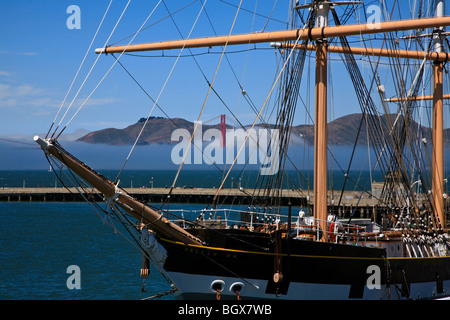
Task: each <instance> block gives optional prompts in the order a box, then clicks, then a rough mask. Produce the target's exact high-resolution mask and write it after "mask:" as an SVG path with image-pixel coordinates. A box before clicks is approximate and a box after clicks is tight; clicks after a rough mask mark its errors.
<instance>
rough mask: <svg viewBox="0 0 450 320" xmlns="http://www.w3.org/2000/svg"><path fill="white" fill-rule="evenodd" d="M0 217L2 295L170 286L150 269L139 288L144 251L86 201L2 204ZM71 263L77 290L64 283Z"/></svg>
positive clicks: (60, 295)
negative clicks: (77, 271) (77, 279)
mask: <svg viewBox="0 0 450 320" xmlns="http://www.w3.org/2000/svg"><path fill="white" fill-rule="evenodd" d="M0 220H1V224H0V225H1V228H0V229H1V232H0V247H1V250H0V299H2V300H8V299H14V300H16V299H27V300H30V299H31V300H35V299H36V300H47V299H57V300H73V299H100V300H103V299H108V300H110V299H122V300H123V299H125V300H127V299H133V300H136V299H144V298H147V297H149V296H153V295H154V294H157V293H161V292H164V291H167V290H170V286H169V285H168V283H167V281H166V280H165V279H164V278H163V277H162V276H161V275H160V274H159V273H158V272H157V271H156V270H155V269H152V270H151V274H150V276H149V278H147V279H146V289H147V292H142V291H141V288H142V279H141V278H140V275H139V272H140V268H141V254H140V253H139V252H138V250H137V249H136V248H135V247H134V246H133V245H132V244H130V243H129V242H128V241H127V240H126V239H124V237H123V236H121V235H119V234H115V233H114V230H113V229H112V228H111V227H110V226H107V225H105V224H103V222H102V221H101V219H100V218H99V217H98V216H97V214H96V213H95V212H94V211H93V210H92V209H91V207H90V206H89V205H88V204H86V203H0ZM71 265H77V266H78V267H79V268H80V271H81V277H80V280H81V282H80V283H81V289H79V290H78V289H72V290H70V289H68V287H67V285H66V282H67V279H68V278H69V277H70V276H71V275H72V272H70V273H67V268H68V267H69V266H71ZM162 299H173V296H166V297H163V298H162Z"/></svg>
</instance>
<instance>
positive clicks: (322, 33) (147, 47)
mask: <svg viewBox="0 0 450 320" xmlns="http://www.w3.org/2000/svg"><path fill="white" fill-rule="evenodd" d="M448 25H450V17H441V18H427V19H409V20H398V21H387V22H380V23H379V24H378V25H377V27H374V26H372V25H371V24H354V25H340V26H327V27H322V28H312V29H311V30H301V29H294V30H284V31H271V32H260V33H245V34H238V35H230V36H218V37H206V38H196V39H187V40H183V39H181V40H173V41H162V42H150V43H142V44H134V45H129V46H113V47H106V48H98V49H96V50H95V52H96V53H98V54H101V53H121V52H136V51H153V50H170V49H181V48H200V47H214V46H223V45H225V44H227V45H238V44H249V43H263V42H274V41H295V40H297V39H299V40H307V39H311V40H316V39H323V38H330V37H338V36H350V35H359V34H361V35H362V34H373V33H383V32H391V31H401V30H411V29H426V28H433V27H436V26H448Z"/></svg>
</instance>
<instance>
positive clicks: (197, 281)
mask: <svg viewBox="0 0 450 320" xmlns="http://www.w3.org/2000/svg"><path fill="white" fill-rule="evenodd" d="M168 274H169V276H170V278H171V279H172V281H173V282H174V283H175V284H176V286H177V287H178V289H179V294H178V298H180V299H205V300H207V299H210V300H211V299H212V300H215V299H216V294H217V292H216V290H215V289H214V288H213V285H214V284H215V283H216V284H218V285H222V290H221V293H220V298H221V299H222V300H226V299H231V300H236V299H237V295H236V293H235V292H234V290H233V289H232V288H233V287H234V286H238V287H239V288H240V290H239V294H240V297H241V298H242V299H248V300H252V299H271V300H273V299H275V300H348V299H349V293H350V285H335V284H316V283H298V282H291V283H290V284H289V290H288V292H287V294H286V295H276V294H268V293H265V290H266V287H267V284H268V281H267V280H260V279H241V278H235V277H217V276H210V275H198V274H187V273H181V272H169V273H168ZM443 287H444V293H443V294H439V295H438V294H436V292H437V288H436V282H435V281H433V282H423V283H413V284H411V285H410V288H409V290H410V299H437V298H444V297H446V296H448V295H449V294H450V280H447V281H443ZM389 299H391V300H398V299H408V297H406V296H401V293H400V290H397V289H396V288H395V286H394V285H391V286H390V288H387V287H386V286H384V285H382V286H381V289H369V288H368V287H367V286H365V287H364V295H363V297H362V300H389ZM358 300H360V299H358Z"/></svg>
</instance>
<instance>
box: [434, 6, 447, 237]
mask: <svg viewBox="0 0 450 320" xmlns="http://www.w3.org/2000/svg"><path fill="white" fill-rule="evenodd" d="M443 14H444V2H443V0H437V1H436V17H442V16H443ZM435 39H436V42H435V51H436V52H438V53H440V52H442V40H441V38H440V34H439V33H437V34H436V35H435ZM442 99H443V63H442V62H441V61H436V62H434V65H433V124H432V137H433V150H432V162H433V163H432V175H431V176H432V197H433V204H434V211H435V218H436V221H437V224H438V227H439V228H440V229H445V228H446V221H445V218H446V216H445V211H444V197H443V194H444V143H443V141H444V140H443V132H444V126H443V115H444V113H443V100H442Z"/></svg>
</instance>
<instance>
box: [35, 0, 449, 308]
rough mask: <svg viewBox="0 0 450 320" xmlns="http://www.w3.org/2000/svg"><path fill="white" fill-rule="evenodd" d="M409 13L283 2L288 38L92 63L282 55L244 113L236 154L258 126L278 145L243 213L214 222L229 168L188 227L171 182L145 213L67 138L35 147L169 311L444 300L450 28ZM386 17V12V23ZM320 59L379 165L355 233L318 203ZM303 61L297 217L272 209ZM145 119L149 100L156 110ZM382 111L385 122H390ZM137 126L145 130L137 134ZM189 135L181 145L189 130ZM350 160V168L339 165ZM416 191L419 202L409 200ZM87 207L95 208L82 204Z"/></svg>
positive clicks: (176, 45)
mask: <svg viewBox="0 0 450 320" xmlns="http://www.w3.org/2000/svg"><path fill="white" fill-rule="evenodd" d="M432 2H433V1H432ZM160 3H161V1H160V2H158V4H157V5H159V4H160ZM414 3H415V5H416V7H415V9H416V10H415V11H414V12H415V15H416V16H415V17H412V18H411V19H403V18H402V19H398V20H391V16H390V15H389V12H388V11H387V8H389V5H388V4H387V3H386V2H385V1H380V3H378V4H375V5H374V4H373V3H371V5H372V9H371V10H372V11H370V10H368V9H369V8H368V7H366V6H365V5H364V3H363V2H360V1H323V0H314V1H311V2H310V3H304V4H299V3H298V2H297V3H295V2H293V3H291V4H290V5H289V8H290V10H291V12H292V14H290V15H289V17H290V21H289V22H288V23H287V24H286V25H287V26H288V28H287V29H285V30H279V31H265V30H263V31H261V32H251V33H247V34H233V32H232V31H230V33H229V34H228V35H224V36H216V35H215V36H211V37H204V38H186V39H180V40H171V41H161V42H149V43H142V44H132V43H131V41H130V43H128V44H126V45H113V46H105V47H102V48H99V49H96V50H95V52H96V53H97V54H98V55H99V57H100V56H103V55H107V56H108V58H109V56H113V57H114V59H115V61H117V62H119V60H120V59H121V57H122V56H123V55H124V54H128V53H131V52H143V51H155V50H157V51H159V50H164V51H167V50H177V49H179V50H180V51H183V50H185V51H187V50H190V48H213V47H214V48H215V47H218V48H220V50H221V59H220V60H221V61H222V58H223V57H225V58H226V53H227V49H229V48H230V47H231V46H234V45H249V44H251V45H255V44H261V45H265V46H267V47H269V48H272V50H275V51H276V52H277V53H278V54H279V57H280V65H279V68H278V69H277V72H276V74H275V80H274V83H273V86H272V87H271V89H270V92H269V93H268V96H267V98H266V99H265V101H264V103H263V104H262V105H261V106H259V107H256V106H255V107H256V109H255V114H256V118H255V121H254V123H253V126H252V127H251V128H250V129H249V130H247V131H246V133H247V135H246V137H245V141H247V140H248V139H251V138H252V137H253V136H252V134H251V131H252V130H256V127H255V125H259V126H261V127H264V126H266V127H267V128H270V129H271V130H273V129H277V130H278V131H277V132H278V136H277V137H278V140H277V143H276V144H275V143H273V144H272V145H271V146H268V147H267V150H266V152H267V153H269V149H271V150H272V151H271V152H272V153H273V152H274V150H275V148H277V150H279V152H278V155H279V156H278V157H275V158H273V157H272V158H271V161H272V162H274V161H276V162H277V163H276V168H279V170H275V171H274V172H272V173H269V174H267V173H266V175H262V174H261V175H260V176H259V177H258V181H257V185H256V186H255V188H254V189H245V190H242V191H243V192H247V193H248V194H247V195H248V198H249V199H250V200H249V205H248V209H247V210H243V211H242V210H234V209H233V208H225V209H224V208H223V206H221V203H220V192H221V190H222V189H223V186H224V182H225V181H226V180H227V178H228V174H229V172H230V171H229V170H231V169H232V168H231V167H232V166H233V165H234V163H235V161H236V159H234V161H233V162H232V163H231V165H230V168H229V169H227V170H225V171H224V175H223V181H222V184H221V186H220V188H218V189H217V193H216V196H215V197H214V198H213V199H212V201H211V203H210V204H208V205H207V206H206V207H205V209H204V210H202V211H201V212H199V214H198V216H196V217H195V219H187V218H186V217H183V216H181V215H180V214H179V213H178V212H176V211H174V210H173V209H172V210H171V209H169V206H168V204H169V203H170V193H171V192H172V190H173V189H174V188H175V186H176V184H175V181H176V177H177V176H178V173H179V171H178V173H177V175H176V177H175V180H174V184H173V185H172V186H171V189H170V192H169V196H168V197H167V200H166V202H165V203H164V204H163V205H158V206H156V205H152V204H148V203H145V202H144V201H139V200H137V199H135V198H133V197H132V196H131V195H130V194H128V193H127V191H126V190H125V189H123V188H121V187H120V186H119V183H118V180H117V179H116V181H111V180H109V179H107V178H106V177H104V176H103V175H101V174H99V173H98V172H96V171H95V170H94V169H92V168H90V167H89V166H88V165H87V164H85V163H83V162H82V161H80V160H78V159H77V158H76V157H75V156H74V155H72V154H70V153H69V152H68V151H66V150H65V149H64V148H63V147H62V146H61V145H60V144H59V143H58V137H59V135H60V134H61V133H62V131H64V129H65V128H63V129H62V130H60V131H58V130H59V129H58V128H56V129H55V130H54V131H53V129H54V128H53V125H52V127H51V128H50V130H49V133H48V134H47V136H46V137H42V138H41V137H38V136H36V137H35V141H36V142H37V143H38V144H39V145H40V146H41V148H42V149H43V150H44V152H45V155H46V157H47V158H48V159H49V161H50V163H51V164H53V163H57V164H58V166H59V167H64V168H66V169H68V171H69V172H70V173H72V174H73V175H74V176H75V175H76V176H77V179H78V180H79V181H82V182H83V183H82V184H80V189H81V188H82V187H81V186H82V185H83V186H84V185H89V186H91V187H92V188H94V189H95V190H96V192H98V193H100V194H101V195H102V197H103V198H104V200H105V201H104V205H103V206H101V208H102V209H101V210H103V211H105V212H106V213H107V214H108V215H109V216H113V217H115V218H116V220H117V221H119V222H120V223H122V224H123V225H124V227H125V228H126V229H127V230H128V231H130V234H132V237H133V239H134V240H135V241H136V243H137V244H138V247H139V248H140V249H141V250H142V253H143V257H144V260H143V269H142V270H141V271H142V276H143V277H144V278H145V277H146V276H147V275H148V270H149V265H148V263H152V264H153V265H154V267H155V268H156V269H157V270H159V272H161V273H162V274H163V275H164V277H166V279H167V281H169V283H170V284H171V285H172V286H173V292H174V293H175V294H176V295H177V296H178V297H179V298H188V299H194V298H195V299H197V298H198V299H227V298H230V299H237V298H238V299H291V300H292V299H422V298H441V297H445V296H448V295H449V294H450V238H449V231H448V230H449V229H448V213H447V212H448V211H447V205H446V198H447V197H446V194H445V188H444V186H445V183H444V180H445V171H444V124H443V118H444V113H443V106H444V99H446V98H447V95H446V94H444V82H443V78H444V70H445V64H446V62H447V60H448V58H449V56H448V53H447V50H448V49H450V48H449V46H448V42H447V39H446V32H445V30H444V27H446V26H448V25H450V17H447V16H445V15H444V1H443V0H436V1H434V2H433V4H432V5H433V6H432V7H428V6H430V2H429V1H428V2H425V1H416V2H414ZM205 4H206V1H204V2H202V1H201V5H202V8H201V11H202V10H203V11H204V10H206V7H205ZM402 5H403V3H402ZM241 6H243V5H242V3H238V4H237V5H236V7H237V11H238V12H239V10H240V9H242V8H241ZM373 6H374V7H373ZM391 6H392V4H391ZM397 6H399V4H397ZM397 6H396V5H395V4H394V5H393V9H395V8H397ZM358 7H359V8H360V9H361V8H362V10H363V12H368V13H369V14H370V13H372V12H373V13H374V15H373V16H369V17H367V19H366V21H364V20H365V19H359V20H362V22H361V21H360V22H359V23H355V24H346V22H347V21H348V20H349V18H350V17H351V16H352V15H354V14H355V12H356V8H358ZM341 8H344V9H341ZM377 10H379V13H380V15H378V16H377V15H376V13H377ZM338 12H343V13H342V14H338ZM417 12H418V14H417ZM431 12H432V14H430V13H431ZM425 13H427V14H428V15H430V16H431V17H427V14H425ZM383 17H384V18H383ZM381 18H382V19H381ZM354 35H357V36H359V37H361V39H365V38H364V37H367V36H370V35H375V36H378V38H368V40H364V41H361V43H364V44H366V46H361V47H354V46H351V45H350V41H349V40H348V37H350V36H354ZM133 39H134V38H133ZM375 39H378V40H380V39H381V40H382V41H381V43H382V46H381V47H379V48H374V47H373V46H371V45H369V44H370V43H371V41H372V40H375ZM413 48H417V50H414V49H413ZM331 53H336V57H339V59H334V60H339V61H337V63H342V64H343V65H344V66H345V68H346V70H347V71H348V74H349V77H350V79H351V86H353V87H354V91H355V94H356V96H357V99H358V102H359V104H360V107H361V112H362V114H363V117H362V118H361V124H360V126H359V129H358V128H354V130H355V131H356V130H358V131H357V132H358V133H357V137H358V136H360V131H361V128H363V127H364V128H366V134H367V140H368V141H370V143H371V148H372V149H371V150H372V152H373V153H374V154H375V157H376V164H375V165H374V166H373V167H374V168H376V169H377V170H379V171H381V173H382V174H383V176H384V177H385V179H384V182H383V184H382V186H381V187H380V189H379V192H377V193H375V192H372V190H370V191H366V194H368V195H370V196H371V198H372V199H373V201H374V205H373V206H371V207H370V208H369V209H370V212H369V213H368V214H366V216H367V217H368V218H369V219H368V220H369V221H366V222H365V223H362V222H361V220H360V219H356V218H355V217H354V215H352V212H350V213H346V214H344V213H342V212H337V211H335V210H334V209H333V208H339V207H340V204H341V201H342V195H341V197H340V198H339V200H338V201H336V202H335V201H334V200H333V201H332V199H330V197H329V196H327V195H328V190H327V188H328V187H327V183H328V181H327V175H328V168H329V166H328V164H329V162H330V158H329V155H330V154H331V150H330V149H329V148H328V136H327V120H328V117H327V100H329V96H330V95H329V94H328V92H327V91H328V87H329V86H328V78H329V77H328V74H327V71H328V63H329V62H330V61H331V58H330V55H331ZM114 54H116V55H118V56H115V55H114ZM308 56H315V89H314V90H315V95H314V128H315V129H314V194H313V195H312V196H311V197H309V198H308V203H307V204H306V205H305V208H304V209H305V211H303V210H302V209H303V208H302V207H299V206H297V205H290V204H289V205H288V206H285V205H284V206H283V204H282V203H281V201H280V200H279V199H280V196H281V193H282V187H283V179H284V175H283V174H284V172H283V169H284V168H285V167H286V163H289V162H292V161H293V160H292V159H291V158H290V157H289V154H288V152H287V150H288V146H289V142H290V141H291V129H292V120H293V118H294V114H295V109H296V107H297V104H298V98H299V97H301V95H302V92H301V90H300V88H301V79H302V76H303V72H304V66H305V61H306V60H307V59H306V58H307V57H308ZM357 56H364V57H368V59H369V60H370V61H371V62H372V63H371V69H372V73H371V82H370V83H367V81H366V80H365V79H364V77H363V75H362V72H361V70H360V67H359V65H358V61H357V58H356V57H357ZM382 57H384V59H385V60H384V61H388V62H389V69H388V71H389V73H390V74H392V77H393V78H394V80H393V81H392V83H391V84H390V85H391V86H392V87H394V89H393V91H395V95H396V97H393V98H389V99H388V98H387V97H386V96H387V93H386V92H387V91H388V89H389V88H388V87H387V85H386V86H385V85H384V84H383V83H381V80H380V79H381V78H382V77H380V73H379V68H378V67H379V64H377V62H379V61H380V59H381V58H382ZM119 63H120V62H119ZM219 65H220V62H219ZM219 65H218V66H217V69H219ZM427 67H428V69H427ZM426 70H432V77H431V80H430V82H427V81H426V80H425V78H426V76H427V74H428V73H427V72H426ZM216 74H217V70H216ZM152 76H158V75H152ZM214 80H215V75H214V77H213V78H212V79H209V80H207V84H208V88H207V89H208V95H209V94H210V93H211V94H215V93H216V91H215V86H214ZM425 85H426V86H429V87H430V89H431V90H432V94H431V95H424V94H421V93H423V92H424V90H423V89H422V87H423V86H425ZM374 89H375V92H376V93H377V94H378V96H377V95H376V94H374ZM275 91H277V93H276V94H277V95H278V96H277V97H278V98H277V99H275V100H276V101H275V102H274V103H273V104H274V106H273V108H274V112H276V122H275V124H272V125H269V124H268V123H267V122H265V120H264V117H263V115H264V114H265V113H264V112H263V110H264V109H265V108H266V107H267V108H269V107H268V105H269V104H270V103H271V102H269V100H270V99H269V97H270V96H271V95H272V94H273V95H275V94H274V93H273V92H275ZM242 94H245V92H244V89H242ZM206 100H207V99H205V102H206ZM425 103H430V104H431V107H430V108H426V109H427V110H428V109H430V110H431V111H432V118H431V119H432V120H431V121H430V122H431V124H432V125H431V129H432V135H431V137H428V140H427V137H426V136H425V135H424V132H425V129H424V127H423V126H422V125H421V122H417V119H416V118H415V117H416V116H417V112H418V111H417V110H418V106H419V105H422V104H425ZM155 105H156V106H157V105H158V100H156V101H154V106H155ZM154 106H153V107H154ZM203 106H204V104H203ZM392 106H395V107H394V108H396V111H395V112H391V111H390V110H391V108H392ZM202 111H203V108H202ZM202 111H201V112H200V115H201V113H202ZM237 120H239V119H238V118H237ZM239 123H240V122H239ZM142 125H143V128H144V127H145V125H147V121H143V122H142ZM196 128H197V127H196ZM141 133H142V131H141ZM191 134H192V135H191V136H190V138H191V141H192V139H193V137H194V136H195V129H194V132H192V133H191ZM363 134H364V133H361V136H362V135H363ZM138 139H139V136H138V137H137V139H136V141H138ZM430 140H431V141H430ZM191 141H190V142H191ZM245 141H244V143H245ZM356 143H357V142H355V146H356ZM430 146H431V151H430ZM194 147H195V146H192V148H194ZM352 156H353V155H352V154H349V158H350V157H352ZM350 162H351V161H350ZM272 165H274V163H272ZM181 167H182V164H181V165H180V169H181ZM343 174H344V175H345V177H346V179H348V180H350V177H349V176H348V171H346V170H343ZM346 181H347V180H346ZM349 183H350V182H349ZM419 186H420V187H421V189H422V190H424V191H422V192H418V190H419V189H418V187H419ZM249 190H251V191H249ZM250 192H251V193H250ZM299 197H300V195H299ZM86 201H92V200H91V199H88V198H86ZM356 205H358V204H356ZM98 207H100V206H98ZM299 211H300V213H299ZM305 212H306V213H305ZM354 212H355V211H353V213H354Z"/></svg>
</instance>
